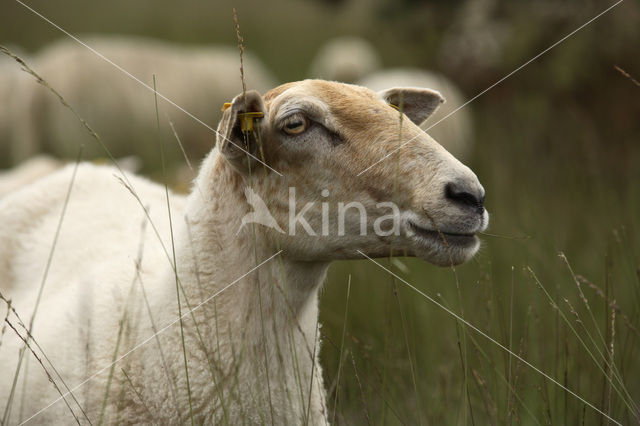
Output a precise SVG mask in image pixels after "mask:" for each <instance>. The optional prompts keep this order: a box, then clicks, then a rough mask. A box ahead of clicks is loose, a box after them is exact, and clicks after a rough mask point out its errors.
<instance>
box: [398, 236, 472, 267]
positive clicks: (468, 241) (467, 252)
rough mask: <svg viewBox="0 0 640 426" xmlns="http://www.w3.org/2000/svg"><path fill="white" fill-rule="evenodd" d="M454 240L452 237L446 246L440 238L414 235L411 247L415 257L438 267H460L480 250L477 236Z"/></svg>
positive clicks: (410, 239) (410, 241)
mask: <svg viewBox="0 0 640 426" xmlns="http://www.w3.org/2000/svg"><path fill="white" fill-rule="evenodd" d="M444 238H445V239H446V236H445V237H444ZM453 240H454V239H453V238H451V237H450V238H449V239H448V241H447V243H446V244H445V242H444V241H443V240H442V237H440V236H433V237H431V236H426V237H425V236H422V235H412V236H410V237H409V245H410V246H411V248H412V249H413V253H414V256H416V257H418V258H420V259H422V260H426V261H427V262H430V263H433V264H434V265H437V266H455V265H460V264H462V263H464V262H466V261H468V260H470V259H471V258H472V257H473V256H474V255H475V254H476V253H477V252H478V249H479V248H480V240H479V239H478V237H477V236H475V235H474V236H469V237H467V238H464V239H461V240H459V241H453Z"/></svg>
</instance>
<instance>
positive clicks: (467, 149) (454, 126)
mask: <svg viewBox="0 0 640 426" xmlns="http://www.w3.org/2000/svg"><path fill="white" fill-rule="evenodd" d="M380 64H381V60H380V57H379V55H378V53H377V51H376V49H375V47H374V46H373V45H372V44H371V43H369V42H368V41H366V40H364V39H360V38H357V37H339V38H336V39H333V40H330V41H328V42H327V43H326V44H325V45H324V46H323V47H321V48H320V50H319V52H318V54H317V55H316V57H315V59H314V60H313V63H312V66H311V68H310V71H309V72H310V74H311V75H310V77H313V78H316V77H317V78H325V79H328V80H336V81H342V82H345V83H353V84H358V85H361V86H365V87H368V88H370V89H372V90H376V91H378V90H382V89H385V88H387V87H393V86H398V87H400V86H404V87H429V88H432V89H435V90H437V91H439V92H440V93H441V94H442V96H443V97H444V98H445V100H446V102H445V104H444V105H442V106H441V107H440V108H439V109H438V110H437V111H436V112H435V113H434V114H433V115H432V116H431V117H429V119H428V120H427V121H426V122H425V123H423V124H422V126H421V127H422V128H423V129H425V130H426V129H429V130H428V132H427V133H429V135H431V136H432V137H433V138H434V139H435V140H437V141H438V142H439V143H440V144H441V145H442V146H444V147H445V148H446V149H447V150H448V151H449V152H451V153H452V154H453V155H454V156H456V157H457V158H459V159H461V160H468V159H469V157H470V155H471V151H472V149H473V117H472V113H471V110H470V107H469V106H465V107H464V108H461V109H460V110H458V111H456V112H455V113H453V111H454V110H455V109H456V108H458V107H459V106H461V105H462V104H463V103H464V102H465V100H466V99H465V97H464V95H463V94H462V93H461V91H460V89H458V88H457V87H456V85H455V84H454V83H453V82H451V81H450V80H449V79H448V78H446V77H445V76H443V75H442V74H439V73H436V72H431V71H426V70H422V69H418V68H396V69H379V68H380ZM449 114H451V115H450V116H448V115H449ZM447 116H448V117H447ZM445 117H446V118H445ZM436 123H437V124H436ZM431 126H433V128H430V127H431Z"/></svg>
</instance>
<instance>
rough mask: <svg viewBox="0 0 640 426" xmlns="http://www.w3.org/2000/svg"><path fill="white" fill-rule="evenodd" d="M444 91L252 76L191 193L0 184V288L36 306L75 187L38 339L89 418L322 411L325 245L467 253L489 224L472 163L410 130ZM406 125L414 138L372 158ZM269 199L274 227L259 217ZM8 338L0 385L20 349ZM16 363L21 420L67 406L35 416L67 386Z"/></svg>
mask: <svg viewBox="0 0 640 426" xmlns="http://www.w3.org/2000/svg"><path fill="white" fill-rule="evenodd" d="M400 99H403V100H404V117H403V119H402V120H400V117H399V113H398V111H397V110H396V109H395V108H393V107H392V105H397V103H398V101H399V100H400ZM442 101H443V99H442V97H441V95H440V94H439V93H438V92H436V91H433V90H429V89H419V88H392V89H387V90H385V91H382V92H378V93H376V92H373V91H372V90H369V89H367V88H364V87H360V86H355V85H348V84H342V83H337V82H327V81H323V80H304V81H300V82H294V83H287V84H285V85H282V86H279V87H277V88H275V89H272V90H270V91H269V92H267V93H266V94H265V95H264V96H261V95H260V94H259V93H258V92H256V91H253V90H250V91H247V92H246V93H243V94H240V95H238V96H236V97H235V98H234V99H233V100H232V101H231V103H230V104H229V105H227V108H226V110H225V111H224V113H223V116H222V119H221V121H220V123H219V125H218V128H217V132H218V134H217V142H216V145H215V147H214V148H213V149H212V151H211V152H210V153H209V154H208V155H207V157H206V158H205V159H204V161H203V163H202V165H201V168H200V171H199V174H198V177H197V178H196V180H195V182H194V184H193V189H192V191H191V193H190V194H189V195H188V196H186V197H184V196H180V195H175V194H173V193H171V192H168V191H167V192H166V193H165V188H164V187H162V186H161V185H158V184H154V183H151V182H149V181H148V180H146V179H144V178H141V177H136V176H133V175H128V174H125V176H122V175H120V173H119V172H118V171H117V170H115V169H114V168H111V167H106V166H96V165H91V164H81V165H79V166H78V167H77V168H76V166H74V165H71V166H68V167H67V168H65V169H63V170H61V171H59V172H56V173H54V174H53V175H50V176H49V177H47V178H45V179H42V180H40V181H39V182H37V183H34V184H32V185H30V186H28V187H26V188H24V189H22V190H20V191H16V192H13V193H11V194H9V195H8V196H7V197H5V198H3V199H0V223H2V224H3V227H1V228H0V259H1V260H2V262H1V263H0V284H1V285H2V288H1V291H2V292H3V294H4V295H5V297H10V298H11V299H12V300H13V306H14V307H15V308H16V309H17V310H18V312H20V313H21V315H22V317H23V318H30V316H31V314H32V312H33V310H34V301H35V300H36V298H37V293H38V289H39V283H40V282H41V281H42V275H43V271H44V265H45V264H46V261H47V259H48V257H49V255H50V253H51V252H50V250H51V243H52V241H53V238H54V235H55V230H56V227H57V224H58V223H59V221H60V218H61V212H62V209H63V206H64V205H65V199H66V198H67V194H70V195H69V202H68V205H67V207H66V214H65V215H64V217H63V220H62V222H61V231H60V234H59V237H58V239H57V243H56V247H55V252H54V253H53V259H54V261H53V262H52V263H51V267H50V269H49V270H48V275H47V277H46V283H45V284H46V285H45V287H44V294H43V298H42V301H41V305H40V307H39V312H38V315H37V317H36V319H35V322H34V328H33V336H34V340H35V341H37V342H38V343H39V345H40V347H41V348H42V350H43V351H44V352H45V353H46V354H47V355H48V357H49V359H50V360H51V362H52V364H53V365H55V367H56V368H57V371H58V372H59V373H60V375H61V376H62V377H64V379H65V380H66V384H67V385H68V386H69V388H70V389H71V390H73V391H74V395H75V397H76V399H77V400H78V403H79V404H80V405H81V406H82V407H83V409H84V411H85V413H86V415H87V417H88V419H90V420H91V421H93V422H98V421H106V422H110V423H115V422H122V423H154V424H166V423H170V424H177V423H185V422H188V421H194V422H196V423H198V424H201V423H206V424H213V423H215V424H218V423H223V422H224V423H231V424H238V423H241V422H242V423H249V424H256V423H261V424H263V423H272V424H302V423H305V424H307V423H308V424H315V425H326V424H328V423H329V416H328V413H327V406H326V401H325V390H324V385H323V377H322V368H321V365H320V363H319V361H318V359H319V353H320V340H319V337H318V336H319V333H318V328H319V324H318V292H319V290H320V288H321V286H322V283H323V281H324V279H325V276H326V273H327V269H328V267H329V264H330V263H331V261H333V260H337V259H362V258H363V256H362V255H363V254H365V255H366V256H370V257H384V256H389V255H390V253H391V250H392V247H393V252H394V253H399V252H402V253H406V255H409V256H416V257H419V258H422V259H424V260H426V261H429V262H431V263H434V264H436V265H441V266H445V265H454V264H459V263H462V262H464V261H467V260H469V259H470V258H471V257H472V256H473V255H474V254H475V253H476V251H477V250H478V246H479V240H478V237H477V235H476V234H477V233H479V232H482V231H483V230H484V229H485V228H486V227H487V224H488V219H489V216H488V213H487V212H486V210H485V209H484V207H483V200H484V189H483V188H482V186H481V185H480V183H479V181H478V178H477V177H476V175H475V174H474V173H473V172H472V171H471V170H470V169H469V168H468V167H467V166H465V165H463V164H462V163H460V162H459V161H458V160H457V159H455V157H453V156H452V155H451V154H449V153H448V152H447V151H446V150H445V149H444V148H443V147H442V146H440V145H438V144H437V142H436V141H434V140H433V139H432V138H431V137H430V136H429V135H427V134H426V133H424V132H423V131H422V130H421V129H420V128H419V127H418V125H419V124H421V123H422V122H423V121H424V120H425V119H427V118H428V117H429V115H431V114H432V113H433V112H434V111H435V110H436V109H437V108H438V106H439V105H440V104H441V103H442ZM251 117H256V118H251ZM260 117H262V118H260ZM400 134H401V135H402V138H403V139H406V140H407V141H409V140H411V141H410V142H408V144H407V147H406V149H403V150H400V151H399V153H398V154H396V155H397V156H395V157H392V158H393V160H385V161H379V160H380V159H381V158H382V157H383V156H384V155H385V153H387V152H390V151H392V150H393V149H395V148H396V147H397V146H398V137H399V135H400ZM372 164H375V166H374V167H369V166H370V165H372ZM364 169H368V170H367V172H366V174H363V175H362V176H359V175H358V174H359V172H360V171H362V170H364ZM69 188H70V189H69ZM69 191H70V192H69ZM132 194H135V196H133V195H132ZM392 200H393V203H392V202H391V201H392ZM344 203H349V204H348V206H350V207H345V204H344ZM336 206H337V209H336ZM341 206H342V207H341ZM169 210H170V212H171V216H169V213H168V211H169ZM267 214H268V215H269V216H270V217H271V219H273V220H274V221H275V223H276V224H278V225H279V226H275V225H273V222H272V221H270V220H255V217H256V216H263V218H264V215H267ZM170 217H171V218H173V219H172V220H173V222H171V219H170ZM260 223H262V224H266V225H268V226H263V225H260ZM363 225H364V226H363ZM363 228H364V230H365V231H366V232H362V231H363ZM372 229H373V231H372ZM174 265H175V268H174ZM179 318H182V319H181V320H179ZM154 330H157V331H160V332H159V333H158V334H157V336H156V337H153V336H154ZM10 337H13V336H9V334H7V335H6V336H5V341H4V342H3V346H2V351H0V365H2V366H3V368H2V369H1V370H0V384H1V385H0V401H6V400H7V398H8V395H9V394H10V387H11V386H10V383H11V382H12V379H13V375H14V371H15V368H16V359H17V353H18V348H19V347H20V346H21V341H19V340H18V339H17V338H13V339H10ZM113 360H117V361H118V362H117V363H116V365H112V361H113ZM185 364H186V365H185ZM187 372H188V376H187ZM23 374H26V378H25V379H24V380H23V379H21V380H19V381H18V388H17V391H16V392H17V394H18V395H24V398H25V406H24V407H23V408H22V409H23V410H24V416H25V417H24V418H25V419H27V418H29V417H31V416H32V415H34V414H37V417H35V418H34V420H36V421H38V422H41V423H60V422H62V421H64V420H65V419H67V418H68V417H65V416H70V414H69V412H68V410H69V408H67V407H66V406H65V404H63V403H61V402H56V403H54V404H53V405H51V406H50V407H49V408H47V409H46V410H44V411H42V412H39V410H40V409H41V408H44V407H47V406H48V405H49V404H50V403H51V402H52V401H55V400H56V399H57V398H58V393H56V392H55V390H54V388H53V386H51V385H50V384H49V383H48V382H47V377H46V375H45V374H44V373H43V372H42V369H40V368H38V367H36V366H34V365H33V363H32V365H31V366H30V368H29V369H28V372H23ZM54 380H55V381H56V382H57V383H59V380H58V379H57V378H54ZM85 382H86V383H85ZM60 388H61V389H64V388H63V386H62V385H60ZM67 400H68V401H69V405H70V406H71V407H72V408H73V409H74V411H75V412H76V415H77V416H78V417H79V420H83V419H84V417H83V415H82V414H81V413H80V411H79V410H78V407H77V406H76V405H75V402H74V401H72V400H71V399H70V398H69V396H67ZM15 411H17V409H14V412H15ZM14 418H15V417H14Z"/></svg>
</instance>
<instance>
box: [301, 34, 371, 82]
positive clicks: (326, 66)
mask: <svg viewBox="0 0 640 426" xmlns="http://www.w3.org/2000/svg"><path fill="white" fill-rule="evenodd" d="M380 66H381V61H380V56H379V55H378V52H377V51H376V49H375V48H374V47H373V45H372V44H371V43H369V42H368V41H367V40H365V39H363V38H360V37H354V36H344V37H336V38H334V39H332V40H329V41H328V42H326V43H325V44H324V45H323V46H321V47H320V49H319V50H318V53H316V56H315V58H314V59H313V61H312V62H311V67H310V70H309V74H310V75H311V76H312V77H314V78H322V79H325V80H336V81H341V82H344V83H355V82H356V81H357V80H358V79H360V78H361V77H362V76H365V75H367V74H369V73H371V72H373V71H375V70H377V69H379V68H380Z"/></svg>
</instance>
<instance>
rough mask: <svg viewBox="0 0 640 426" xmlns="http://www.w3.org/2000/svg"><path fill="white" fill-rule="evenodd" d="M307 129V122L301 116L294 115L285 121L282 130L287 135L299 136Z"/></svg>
mask: <svg viewBox="0 0 640 426" xmlns="http://www.w3.org/2000/svg"><path fill="white" fill-rule="evenodd" d="M307 127H309V120H307V119H306V118H305V117H304V116H303V115H300V114H296V115H293V116H291V117H289V118H287V119H286V120H285V122H284V125H283V127H282V130H284V132H285V133H287V134H288V135H299V134H300V133H302V132H304V131H305V130H307Z"/></svg>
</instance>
